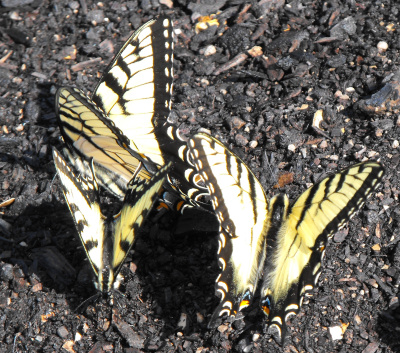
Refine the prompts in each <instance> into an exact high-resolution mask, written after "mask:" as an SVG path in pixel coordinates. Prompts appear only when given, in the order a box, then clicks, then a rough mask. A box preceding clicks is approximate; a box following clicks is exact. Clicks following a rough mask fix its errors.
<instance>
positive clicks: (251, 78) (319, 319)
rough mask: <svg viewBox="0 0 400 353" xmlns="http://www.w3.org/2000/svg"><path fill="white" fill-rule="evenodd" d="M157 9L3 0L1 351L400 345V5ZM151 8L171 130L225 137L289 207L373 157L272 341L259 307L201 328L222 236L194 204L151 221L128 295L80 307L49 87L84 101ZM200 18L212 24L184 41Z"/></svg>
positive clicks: (78, 269)
mask: <svg viewBox="0 0 400 353" xmlns="http://www.w3.org/2000/svg"><path fill="white" fill-rule="evenodd" d="M162 2H163V5H160V4H159V3H158V1H150V0H143V1H137V0H134V1H128V2H118V1H112V2H103V3H100V2H94V1H91V0H80V1H70V2H67V1H65V2H57V1H54V2H51V1H46V0H34V1H32V0H2V1H1V4H2V7H1V8H0V36H1V39H0V102H1V104H0V171H1V173H0V201H6V200H8V199H10V198H15V202H14V203H13V204H11V205H8V206H4V207H2V208H1V210H0V211H1V213H2V216H1V218H0V236H1V238H0V246H1V247H0V259H1V262H0V280H1V281H0V351H1V352H12V351H13V352H25V351H31V352H34V351H40V352H50V351H68V352H88V351H90V352H107V351H115V352H139V351H162V352H164V351H188V352H196V353H200V352H207V351H209V352H217V351H218V352H224V351H229V350H234V351H238V352H250V351H254V352H261V351H265V352H281V351H285V352H300V351H309V352H322V351H324V352H364V353H373V352H383V351H384V352H398V351H400V343H399V342H400V340H399V338H400V334H399V328H400V325H399V312H398V307H399V303H398V285H399V278H400V272H399V264H400V243H399V240H400V235H399V229H400V225H399V223H398V222H399V221H400V214H399V213H400V212H399V207H398V194H399V185H400V183H399V173H398V172H397V170H398V164H399V161H400V154H399V131H400V119H399V118H398V112H399V79H398V77H399V73H398V69H399V68H398V66H399V65H398V64H399V63H398V60H399V57H400V55H399V54H400V52H399V50H400V41H399V36H398V33H399V30H400V27H399V22H398V16H399V11H400V4H399V3H398V2H396V1H394V0H387V1H360V2H356V1H344V0H342V1H340V0H337V1H335V0H333V1H308V2H301V1H297V0H294V1H292V2H286V3H285V2H283V1H279V0H277V1H259V2H257V1H252V2H250V1H249V2H245V1H241V0H235V1H225V0H219V1H215V0H214V1H207V0H202V1H198V2H192V3H190V2H188V1H185V0H178V1H175V2H170V1H162ZM168 6H169V7H168ZM161 12H162V13H165V14H168V15H169V16H170V17H171V18H172V19H173V22H174V28H175V31H176V43H175V63H174V68H175V81H174V95H173V114H174V118H175V119H176V121H177V124H178V125H179V126H180V128H181V132H182V133H183V134H186V135H189V134H190V133H191V132H195V131H198V130H199V129H200V128H201V129H202V130H203V131H204V130H205V131H209V132H211V133H212V134H213V136H216V137H218V138H219V139H221V140H222V141H223V142H224V143H226V144H227V145H228V146H229V147H230V148H232V149H233V150H234V151H235V152H236V153H237V154H238V155H239V156H240V157H242V158H243V159H244V160H245V161H246V163H248V165H249V166H250V167H251V169H252V170H253V171H254V172H255V173H256V175H257V176H258V177H259V179H260V181H261V183H262V184H263V186H264V187H265V189H266V190H267V194H268V195H269V196H271V195H273V194H275V193H277V192H286V193H287V194H288V195H289V196H290V198H291V199H295V198H296V197H297V196H298V195H299V194H300V193H301V192H302V191H304V190H305V188H306V187H307V186H309V185H310V183H313V182H315V181H317V180H318V179H319V178H320V177H321V176H322V175H323V174H324V173H326V172H332V171H336V170H338V169H340V168H341V167H344V166H347V165H350V164H353V163H356V162H359V161H362V160H364V159H368V158H374V159H379V160H380V161H381V162H382V163H383V164H384V165H385V166H386V168H387V173H386V177H385V179H384V183H383V185H382V187H381V188H380V189H379V191H378V192H377V193H376V194H375V195H373V196H372V197H371V198H370V199H369V202H368V203H367V205H366V206H365V207H364V208H363V210H362V211H361V212H359V213H358V214H357V215H356V216H355V217H354V218H353V219H352V220H351V222H350V223H349V226H348V228H346V230H345V231H342V232H340V233H338V234H336V235H335V237H334V239H333V241H331V242H330V244H329V245H328V249H327V253H326V258H325V261H324V270H323V272H322V274H321V277H320V280H319V287H318V288H316V289H315V293H314V296H313V297H312V298H310V299H308V300H307V301H306V302H305V305H304V306H303V308H302V310H301V312H300V314H299V315H297V316H296V317H295V318H293V319H292V320H291V325H290V332H289V342H288V344H287V345H286V346H285V347H283V348H282V347H281V346H279V345H277V344H276V343H275V342H274V340H273V339H272V338H271V337H270V336H268V335H267V334H265V333H264V328H265V327H264V326H265V321H264V318H263V315H262V314H261V312H260V310H259V308H258V303H257V298H256V300H255V303H254V305H253V306H252V307H251V308H250V309H249V311H248V312H247V316H246V318H245V319H244V320H240V321H237V322H235V323H234V324H233V326H232V327H229V326H227V325H222V326H220V327H219V328H218V329H217V330H208V329H207V321H208V318H209V316H210V315H211V314H212V312H213V310H214V308H215V307H216V305H217V303H218V298H217V297H216V296H215V295H214V281H215V278H216V276H217V274H218V265H217V259H216V251H217V229H218V226H217V224H216V222H215V220H214V218H213V217H212V215H209V214H207V213H200V212H199V211H197V210H194V211H192V212H188V213H187V214H185V215H183V216H181V217H180V216H179V215H173V214H171V213H169V214H166V215H162V216H159V215H156V214H154V215H152V216H151V217H150V218H149V220H148V222H147V223H146V225H145V227H144V229H143V232H142V235H141V236H140V238H139V239H138V241H137V243H136V244H135V246H134V253H133V254H132V255H131V256H130V258H129V259H128V261H127V262H126V265H125V266H124V268H123V271H122V272H123V275H124V277H125V280H124V282H123V284H122V287H121V289H120V292H121V293H122V295H119V294H115V298H114V302H115V303H114V305H113V306H110V305H109V303H108V299H107V298H100V299H98V300H95V301H92V302H90V303H88V305H86V306H83V308H84V309H81V308H78V306H79V305H80V304H82V303H83V302H84V301H85V299H87V298H89V297H90V296H91V295H92V294H94V293H95V291H94V288H93V286H92V284H91V282H90V275H91V273H90V271H91V270H90V268H89V267H88V264H87V262H86V261H85V254H84V251H83V249H81V248H80V249H78V250H77V248H78V247H79V245H80V244H79V240H78V239H77V237H76V230H75V228H74V225H73V221H72V218H71V216H70V214H69V211H68V208H67V206H66V204H65V201H64V199H63V196H62V194H61V190H60V185H59V180H58V179H54V176H55V167H54V165H53V162H52V156H51V146H53V145H54V146H57V147H60V142H59V135H60V134H59V130H58V127H57V121H56V116H55V111H54V93H55V91H56V89H57V87H58V86H61V85H68V86H77V87H79V88H80V89H83V90H84V91H85V92H88V93H90V91H91V90H93V88H94V86H95V83H96V81H97V80H98V78H99V77H100V74H101V72H102V70H104V68H105V67H106V65H107V63H108V62H109V61H110V60H111V58H112V57H113V55H115V54H116V52H117V50H118V47H119V46H121V45H122V43H123V42H124V40H125V39H127V38H128V36H129V34H130V33H131V32H132V30H133V29H135V28H137V27H139V26H140V25H141V24H142V23H144V22H146V21H147V20H149V19H151V18H153V17H155V16H156V15H157V14H158V13H161ZM211 14H216V15H215V18H214V19H216V21H214V22H216V23H217V24H218V25H216V26H209V27H208V29H205V30H203V31H200V32H198V33H196V31H195V29H196V24H197V23H198V21H197V19H198V18H199V16H206V15H211ZM198 27H199V26H197V28H198ZM206 28H207V25H206ZM319 109H322V110H323V111H324V119H323V121H322V122H321V123H320V124H317V125H318V126H317V125H315V124H314V125H313V124H312V122H313V116H314V113H315V112H316V111H317V110H319ZM205 223H207V225H208V226H207V227H205V226H204V224H205ZM335 327H339V328H341V329H342V331H344V334H343V338H342V339H334V338H333V337H332V335H331V332H332V329H334V328H335Z"/></svg>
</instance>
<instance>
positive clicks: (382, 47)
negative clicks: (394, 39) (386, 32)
mask: <svg viewBox="0 0 400 353" xmlns="http://www.w3.org/2000/svg"><path fill="white" fill-rule="evenodd" d="M376 47H377V48H378V52H379V53H384V52H385V51H386V50H388V48H389V45H388V44H387V43H386V42H384V41H380V42H379V43H378V45H377V46H376Z"/></svg>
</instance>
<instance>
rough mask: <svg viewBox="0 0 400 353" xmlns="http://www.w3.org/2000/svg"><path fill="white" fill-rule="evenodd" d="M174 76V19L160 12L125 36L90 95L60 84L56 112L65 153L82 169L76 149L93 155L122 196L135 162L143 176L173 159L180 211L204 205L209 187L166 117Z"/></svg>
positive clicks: (171, 177) (172, 184)
mask: <svg viewBox="0 0 400 353" xmlns="http://www.w3.org/2000/svg"><path fill="white" fill-rule="evenodd" d="M172 81H173V27H172V23H171V20H170V19H169V18H167V17H165V16H160V17H159V18H157V19H155V20H151V21H149V22H147V23H145V24H144V25H143V26H142V27H140V28H139V29H138V30H137V31H135V32H134V33H133V34H132V35H131V36H130V38H129V39H128V40H127V41H126V42H125V44H124V45H123V47H122V48H121V50H120V51H119V52H118V53H117V55H116V56H115V57H114V59H113V60H112V61H111V63H110V64H109V66H108V67H107V69H106V70H105V73H104V74H103V76H102V77H101V79H100V81H99V82H98V84H97V86H96V88H95V90H94V93H93V95H92V97H91V98H89V97H87V96H86V95H84V94H83V93H82V92H81V91H80V90H78V89H74V88H68V87H61V88H60V89H59V90H58V92H57V95H56V112H57V116H58V117H59V125H60V130H61V135H62V137H63V140H64V143H65V148H64V151H63V153H64V154H65V155H66V156H67V157H68V159H69V161H70V162H71V163H72V164H73V165H74V166H75V167H76V168H77V169H78V170H79V171H81V172H82V171H84V170H83V168H82V167H81V166H80V165H76V164H77V163H76V155H78V156H79V157H80V158H81V159H90V158H93V161H94V164H95V166H96V168H95V170H96V177H97V179H98V182H99V183H100V185H101V186H103V187H105V188H107V189H108V190H109V191H111V192H112V193H113V194H114V195H117V196H118V197H119V198H121V199H122V198H123V197H124V195H125V192H126V185H127V182H128V181H129V180H130V176H131V175H132V173H134V172H135V170H136V168H137V165H138V164H139V163H140V162H142V164H143V165H144V167H145V168H142V170H141V171H140V173H139V175H138V177H139V178H144V179H148V178H149V177H150V175H151V174H153V173H154V172H156V170H157V168H158V167H159V166H163V165H165V164H166V163H167V161H171V162H172V168H171V169H170V171H169V173H168V177H167V181H168V188H169V189H170V190H172V191H173V192H174V193H176V194H177V195H179V197H180V198H179V200H180V202H176V208H177V209H178V210H180V211H181V212H183V210H184V209H185V207H191V206H199V207H200V206H204V205H203V204H201V203H199V202H198V201H199V200H200V199H201V198H202V197H203V196H204V194H206V193H207V191H206V189H205V188H204V186H203V185H201V178H200V177H199V175H198V174H197V173H196V172H195V169H194V167H193V165H192V164H191V163H190V162H189V159H188V151H187V145H186V141H184V139H183V137H181V136H180V134H179V131H178V129H177V128H176V127H175V126H174V124H173V123H172V121H170V119H169V115H170V111H171V95H172ZM135 159H136V160H135ZM166 199H168V198H166Z"/></svg>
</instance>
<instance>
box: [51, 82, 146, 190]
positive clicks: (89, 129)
mask: <svg viewBox="0 0 400 353" xmlns="http://www.w3.org/2000/svg"><path fill="white" fill-rule="evenodd" d="M56 110H57V113H58V117H59V124H60V130H61V134H62V136H63V139H64V142H65V144H66V148H65V149H66V151H65V153H64V154H65V155H67V156H68V157H69V159H70V162H71V163H72V164H73V165H74V166H75V167H76V168H77V169H78V170H79V171H80V172H81V173H82V172H83V173H85V172H86V171H87V170H88V169H87V168H82V166H81V165H80V164H79V163H78V162H77V161H79V158H81V159H85V160H86V161H88V160H90V159H93V163H94V165H95V170H96V177H97V178H98V180H99V182H100V184H101V185H102V186H104V187H106V188H107V189H109V190H110V191H112V192H113V193H114V194H117V196H119V197H123V196H124V195H125V192H126V184H127V183H128V182H129V180H130V179H131V177H132V175H133V173H134V172H135V171H136V169H137V167H138V165H139V163H140V162H141V161H142V162H143V163H145V164H146V166H149V165H150V162H148V161H146V160H145V159H143V157H142V156H141V155H139V154H138V153H136V152H135V151H133V150H131V149H130V148H129V147H128V146H129V140H128V139H127V138H126V137H125V136H124V135H123V134H122V132H120V131H119V130H118V128H116V127H115V126H113V123H112V122H111V121H109V120H108V119H107V118H106V117H105V116H104V113H103V112H102V111H101V110H99V109H98V107H97V106H96V105H95V104H94V103H93V102H92V101H91V100H90V99H89V98H88V97H87V96H85V95H84V94H83V93H82V92H81V91H80V90H78V89H72V88H66V87H63V88H60V89H59V90H58V92H57V96H56ZM78 157H79V158H78ZM149 169H150V168H149ZM149 177H150V174H149V172H148V171H147V170H146V169H145V168H142V169H141V170H140V173H139V178H141V179H148V178H149ZM121 180H122V181H121Z"/></svg>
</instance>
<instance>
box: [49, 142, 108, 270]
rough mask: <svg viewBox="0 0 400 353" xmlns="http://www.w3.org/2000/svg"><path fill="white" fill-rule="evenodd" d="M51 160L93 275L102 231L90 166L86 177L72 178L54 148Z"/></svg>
mask: <svg viewBox="0 0 400 353" xmlns="http://www.w3.org/2000/svg"><path fill="white" fill-rule="evenodd" d="M53 159H54V164H55V166H56V169H57V172H58V175H59V177H60V180H61V185H62V189H63V193H64V196H65V200H66V201H67V205H68V207H69V210H70V212H71V214H72V218H73V219H74V222H75V226H76V229H77V231H78V234H79V237H80V239H81V242H82V245H83V247H84V248H85V251H86V255H87V257H88V259H89V261H90V264H91V265H92V268H93V271H94V272H95V274H96V276H97V275H98V273H99V268H101V267H102V263H103V258H102V257H103V246H104V238H105V228H104V217H103V215H102V214H101V211H100V199H99V189H98V185H97V182H96V179H95V177H94V172H93V166H92V165H87V168H88V172H87V173H86V174H87V175H85V176H83V175H80V176H76V175H75V174H74V172H73V171H72V169H71V167H70V166H69V165H68V163H67V161H66V160H65V159H64V157H63V156H62V155H61V154H60V153H59V152H58V151H57V150H56V149H53Z"/></svg>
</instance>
